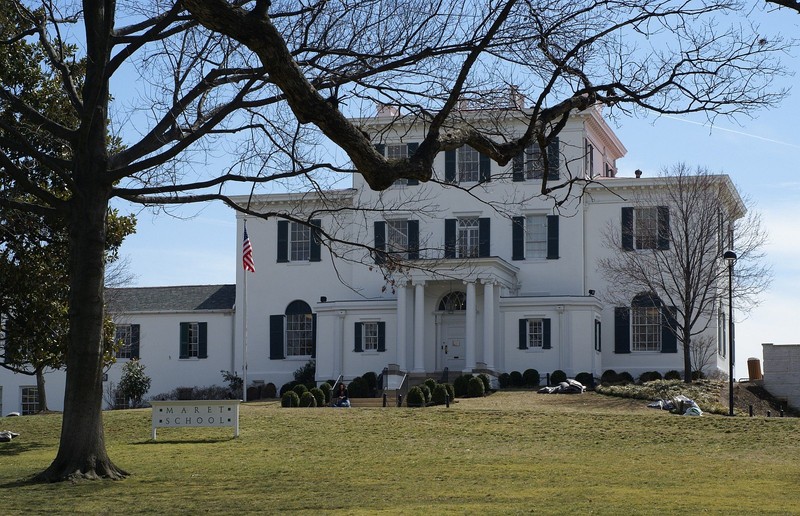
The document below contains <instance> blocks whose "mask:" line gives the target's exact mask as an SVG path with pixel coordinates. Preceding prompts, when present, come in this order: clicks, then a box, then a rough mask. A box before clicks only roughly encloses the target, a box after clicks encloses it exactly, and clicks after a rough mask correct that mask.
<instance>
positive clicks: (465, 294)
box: [0, 109, 742, 414]
mask: <svg viewBox="0 0 800 516" xmlns="http://www.w3.org/2000/svg"><path fill="white" fill-rule="evenodd" d="M481 116H488V115H484V114H481V113H479V112H478V113H474V114H473V115H472V117H473V120H472V121H473V123H476V124H481V123H483V122H485V123H492V124H498V121H497V120H496V119H493V120H491V121H490V120H488V118H487V120H485V121H484V120H481ZM360 122H361V124H362V127H363V128H364V130H365V131H367V132H369V133H370V134H375V135H380V136H376V137H375V139H376V147H377V149H378V150H379V151H382V152H384V153H385V155H386V156H387V157H390V158H393V157H403V156H405V155H407V153H408V152H409V151H411V152H413V150H414V148H415V147H416V145H417V142H419V141H420V140H421V139H422V128H421V127H415V126H413V125H403V123H402V120H401V121H400V122H398V121H397V120H395V119H394V118H393V117H391V116H389V115H388V114H386V116H384V115H379V116H376V117H374V118H371V119H363V120H360ZM389 122H392V125H391V127H389V126H388V124H389ZM502 125H503V128H504V130H507V131H509V132H510V133H513V132H514V131H515V130H516V131H520V130H521V127H522V125H521V124H520V123H519V122H515V121H514V120H513V116H511V115H510V116H509V117H508V119H507V120H503V121H502ZM387 128H388V129H387ZM624 153H625V148H624V147H623V145H622V143H621V142H620V141H619V140H618V139H617V137H616V136H615V134H614V133H613V132H612V131H611V129H610V128H609V126H608V125H607V124H606V123H605V121H604V120H603V118H602V115H601V111H600V110H599V109H589V110H587V111H584V112H582V113H579V114H577V115H574V116H572V117H571V119H570V120H569V122H568V123H567V125H566V127H564V129H563V130H562V131H561V132H560V134H559V138H558V140H557V141H554V142H553V144H552V145H551V147H550V151H549V152H548V155H549V156H550V158H551V162H550V164H551V166H550V167H549V168H550V170H551V172H550V174H551V177H550V181H551V182H552V183H553V184H555V182H557V181H559V180H564V179H569V178H579V179H592V180H593V181H591V182H589V183H588V184H586V185H583V184H576V185H575V188H574V193H573V194H571V195H570V196H569V198H568V201H567V202H566V203H564V204H562V205H561V206H558V207H557V208H556V207H555V203H554V201H553V199H552V198H550V199H547V198H544V197H543V196H541V195H540V190H541V183H542V168H543V167H542V160H541V156H540V155H539V154H538V153H536V152H534V151H533V150H531V151H529V152H526V153H525V154H524V155H523V156H520V158H519V159H516V160H514V161H513V162H512V163H510V164H509V165H508V166H505V167H501V166H499V165H497V164H496V163H494V162H491V161H489V160H488V159H487V158H486V157H484V156H482V155H480V154H479V153H478V152H477V151H475V150H473V149H471V148H469V147H462V148H460V149H457V150H455V151H447V152H443V153H441V154H440V155H439V156H438V157H437V161H436V163H435V167H434V175H435V181H432V182H430V183H419V184H418V183H415V182H414V181H402V182H399V183H398V184H395V185H394V186H392V187H391V188H389V189H388V190H386V191H383V192H374V191H372V190H370V189H369V188H368V187H367V186H366V185H365V183H364V182H363V180H362V179H361V177H360V176H359V175H357V174H356V175H354V177H353V184H352V188H349V189H343V190H333V191H325V192H311V193H302V194H299V193H298V194H289V193H287V194H269V195H260V196H255V197H253V198H252V199H251V200H250V207H251V209H255V210H256V211H259V212H281V213H289V214H291V215H292V217H293V218H294V219H295V220H286V219H281V218H274V217H273V218H269V219H267V220H264V219H260V218H254V217H252V216H250V217H248V218H247V220H246V227H247V233H248V235H249V239H250V242H251V244H252V248H253V255H254V259H255V269H256V271H255V273H251V272H245V271H244V270H243V269H242V266H241V262H240V261H239V262H238V263H237V266H236V270H237V272H236V285H235V286H234V285H214V286H177V287H157V288H126V289H117V290H115V291H114V292H111V293H110V294H109V298H110V308H111V310H112V311H113V312H114V317H115V320H116V321H117V323H118V326H117V328H118V336H119V337H120V338H122V339H123V340H124V342H125V344H126V345H125V346H124V347H123V349H122V350H121V355H120V357H121V359H120V360H119V361H118V362H117V364H115V365H114V366H112V367H111V369H110V371H109V374H108V378H109V381H111V382H117V381H118V379H119V375H120V368H121V366H120V364H121V363H122V362H124V361H125V358H126V357H131V356H139V357H140V358H141V360H142V362H143V363H144V364H145V365H146V367H147V370H146V372H147V373H148V374H149V375H150V376H151V377H152V379H153V383H152V387H151V390H150V394H151V395H152V394H157V393H162V392H167V391H170V390H172V389H175V388H177V387H181V386H189V387H191V386H205V385H211V384H222V383H223V382H222V377H221V374H220V371H221V370H229V371H237V372H239V374H240V375H241V374H242V370H243V362H244V361H245V357H246V364H247V379H248V383H251V382H254V381H256V382H272V383H274V384H276V385H277V386H280V385H281V384H283V383H284V382H287V381H289V380H291V379H292V373H293V372H294V371H295V370H297V369H298V368H300V367H301V366H303V365H304V364H306V363H307V362H308V361H309V360H311V359H314V360H315V361H316V376H317V380H318V381H320V382H321V381H324V380H327V379H333V378H337V377H339V375H342V376H343V377H344V379H345V380H349V379H351V378H353V377H356V376H360V375H363V374H364V373H365V372H368V371H373V372H376V373H380V372H381V371H382V370H383V369H384V368H386V367H392V368H394V369H399V370H400V371H407V372H411V373H419V374H420V375H423V374H424V375H429V376H433V377H437V378H438V377H440V376H441V374H442V372H443V371H444V370H445V368H447V370H448V371H449V372H450V374H451V379H452V378H453V377H454V376H455V374H454V372H462V371H464V372H478V371H486V372H489V373H492V374H499V373H502V372H511V371H513V370H516V371H520V372H522V371H524V370H526V369H529V368H533V369H536V370H538V371H539V372H540V373H541V374H542V376H544V375H545V374H546V373H551V372H553V371H555V370H563V371H564V372H566V374H567V375H569V376H570V377H573V376H574V375H576V374H578V373H581V372H589V373H593V374H594V375H595V376H596V377H599V376H600V374H601V373H602V372H603V371H605V370H607V369H614V370H615V371H618V372H620V371H627V372H629V373H631V374H632V375H633V376H634V377H636V376H637V375H638V374H640V373H642V372H644V371H652V370H658V371H660V372H662V373H663V372H666V371H668V370H672V369H675V370H679V371H682V370H683V355H682V349H681V347H680V345H678V344H677V342H676V339H675V336H674V335H673V334H672V333H671V332H670V331H668V330H666V329H665V326H666V323H667V322H668V318H669V317H670V315H669V314H670V311H669V310H668V309H667V307H664V306H662V305H660V304H659V302H658V301H657V298H656V301H655V302H654V301H653V298H652V296H643V297H646V298H647V300H648V301H649V303H642V302H641V299H642V298H643V297H642V296H635V297H636V298H638V300H637V299H636V298H632V299H631V300H630V302H629V303H628V304H627V306H615V305H614V303H612V302H610V301H609V299H610V297H609V296H608V295H607V294H609V293H610V292H611V291H612V290H613V289H614V288H615V286H614V285H609V284H607V282H606V280H605V279H604V277H603V276H602V274H601V273H600V271H599V270H598V267H597V264H598V262H599V261H600V260H601V259H603V258H604V257H607V256H610V253H613V252H616V250H615V249H612V248H610V247H609V245H608V242H609V239H608V234H609V233H610V232H614V231H616V232H617V234H618V235H621V239H620V241H621V242H622V245H623V246H625V247H626V248H629V249H631V251H630V252H637V250H640V249H645V250H646V249H654V248H656V249H663V250H664V251H663V252H669V247H670V245H669V244H670V243H669V239H668V238H665V236H664V235H660V234H659V228H662V227H663V226H664V224H665V223H666V224H668V223H669V213H670V207H669V206H637V202H638V200H641V199H642V198H646V197H647V196H648V195H650V194H651V193H654V192H657V191H658V190H659V188H660V187H661V186H660V185H663V182H664V179H663V178H658V177H636V178H622V177H616V170H617V164H616V162H617V160H618V159H619V158H621V157H622V156H623V155H624ZM638 175H639V174H637V176H638ZM715 180H717V181H718V182H719V186H720V190H721V191H722V192H723V193H724V195H725V197H726V198H729V199H731V203H730V204H731V206H730V209H729V213H725V214H721V217H722V218H721V221H722V223H721V224H720V228H721V231H720V233H721V234H720V237H719V238H723V235H727V226H729V225H730V222H732V219H733V218H735V217H739V216H741V215H742V213H741V208H740V206H741V203H740V200H739V196H738V194H737V193H736V191H735V189H734V187H733V185H732V183H731V182H730V180H729V179H728V178H727V177H726V176H715ZM579 193H581V195H579ZM238 201H239V202H241V203H242V204H244V203H246V202H247V199H244V198H243V199H238ZM296 220H308V221H311V222H312V224H313V225H314V226H316V227H318V228H320V231H319V233H318V232H317V231H316V230H312V229H310V228H309V226H307V225H303V224H301V223H299V222H296ZM237 221H238V224H237V235H238V238H237V241H236V245H237V247H241V243H242V239H243V232H244V226H245V216H244V215H242V214H237ZM339 242H350V243H352V242H356V243H359V244H362V245H361V246H358V245H355V246H354V245H349V244H344V243H339ZM396 259H397V260H399V265H398V264H397V262H396ZM245 282H246V283H245ZM645 294H646V293H645ZM713 319H714V320H713V321H711V323H710V325H709V328H708V329H707V334H708V336H709V337H710V338H712V339H713V340H714V341H715V342H716V343H717V350H718V353H717V355H716V363H715V364H713V365H712V367H716V368H719V369H724V368H725V364H726V360H727V359H726V357H725V356H724V350H725V347H726V343H725V339H726V335H725V332H724V331H723V328H718V327H717V326H722V327H724V321H721V320H720V319H717V318H716V317H714V318H713ZM47 377H48V384H47V385H48V391H49V392H48V394H49V396H48V399H49V402H50V407H51V408H52V409H56V410H58V409H60V404H61V402H62V400H61V399H60V397H61V396H60V394H59V390H58V389H60V388H62V386H63V379H62V378H61V377H62V373H60V372H54V373H50V374H48V375H47ZM0 386H2V387H0V388H2V393H1V394H2V396H1V397H0V400H2V405H0V413H2V414H5V413H8V412H10V411H12V410H14V411H23V410H26V409H27V408H28V407H29V405H30V402H31V400H32V399H34V398H33V396H35V389H36V388H35V381H34V379H33V378H31V377H22V376H20V375H12V374H11V373H9V372H7V371H2V370H0ZM31 389H33V390H31Z"/></svg>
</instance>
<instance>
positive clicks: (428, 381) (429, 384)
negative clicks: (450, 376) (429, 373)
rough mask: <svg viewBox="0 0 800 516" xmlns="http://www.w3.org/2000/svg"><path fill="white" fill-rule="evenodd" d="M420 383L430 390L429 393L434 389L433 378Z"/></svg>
mask: <svg viewBox="0 0 800 516" xmlns="http://www.w3.org/2000/svg"><path fill="white" fill-rule="evenodd" d="M422 383H424V384H425V385H427V386H428V389H430V390H431V392H433V390H434V389H436V380H434V379H433V378H425V381H424V382H422Z"/></svg>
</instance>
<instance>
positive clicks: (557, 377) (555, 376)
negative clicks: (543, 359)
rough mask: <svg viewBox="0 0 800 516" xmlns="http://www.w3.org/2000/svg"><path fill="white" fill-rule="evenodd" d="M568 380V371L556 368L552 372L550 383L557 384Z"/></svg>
mask: <svg viewBox="0 0 800 516" xmlns="http://www.w3.org/2000/svg"><path fill="white" fill-rule="evenodd" d="M566 381H567V373H565V372H564V371H562V370H561V369H556V370H555V371H553V372H552V373H550V385H557V384H559V383H561V382H566Z"/></svg>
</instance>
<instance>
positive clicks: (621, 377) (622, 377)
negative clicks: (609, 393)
mask: <svg viewBox="0 0 800 516" xmlns="http://www.w3.org/2000/svg"><path fill="white" fill-rule="evenodd" d="M617 383H621V384H623V385H627V384H629V383H636V382H634V381H633V376H631V373H629V372H628V371H622V372H621V373H619V374H618V375H617Z"/></svg>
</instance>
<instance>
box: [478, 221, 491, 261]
mask: <svg viewBox="0 0 800 516" xmlns="http://www.w3.org/2000/svg"><path fill="white" fill-rule="evenodd" d="M491 220H492V219H490V218H488V217H481V218H479V219H478V256H479V257H481V258H487V257H489V256H490V255H491V252H492V246H491V235H490V233H491V232H490V229H491Z"/></svg>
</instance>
